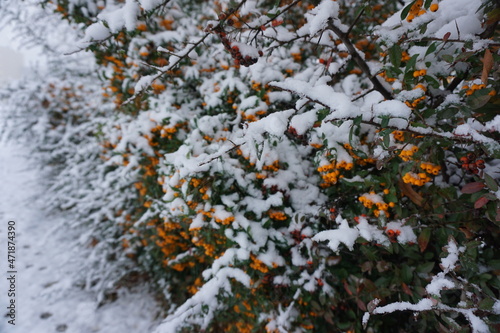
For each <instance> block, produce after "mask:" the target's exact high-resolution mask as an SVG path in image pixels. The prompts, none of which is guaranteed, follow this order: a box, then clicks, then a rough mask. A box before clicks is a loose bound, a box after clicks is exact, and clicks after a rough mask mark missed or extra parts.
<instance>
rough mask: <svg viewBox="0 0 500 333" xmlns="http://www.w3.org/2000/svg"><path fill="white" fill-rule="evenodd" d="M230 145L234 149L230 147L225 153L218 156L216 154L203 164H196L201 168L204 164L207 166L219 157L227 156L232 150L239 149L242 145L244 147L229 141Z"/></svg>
mask: <svg viewBox="0 0 500 333" xmlns="http://www.w3.org/2000/svg"><path fill="white" fill-rule="evenodd" d="M231 143H232V144H233V145H234V147H231V148H229V149H228V150H226V151H225V152H222V153H220V154H217V155H216V156H214V157H212V158H211V159H209V160H208V161H205V162H201V163H200V164H198V166H202V165H205V164H208V163H210V162H212V161H214V160H216V159H218V158H219V157H222V155H225V154H229V153H230V152H232V151H233V150H235V149H237V148H239V147H241V146H242V145H244V144H245V143H241V144H239V145H237V144H235V143H234V142H232V141H231Z"/></svg>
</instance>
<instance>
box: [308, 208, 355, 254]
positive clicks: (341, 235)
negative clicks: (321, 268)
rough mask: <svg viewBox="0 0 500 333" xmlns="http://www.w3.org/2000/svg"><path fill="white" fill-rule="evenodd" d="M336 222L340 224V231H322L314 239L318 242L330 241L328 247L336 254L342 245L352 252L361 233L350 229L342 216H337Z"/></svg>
mask: <svg viewBox="0 0 500 333" xmlns="http://www.w3.org/2000/svg"><path fill="white" fill-rule="evenodd" d="M336 222H337V223H338V224H339V227H338V229H335V230H326V231H321V232H319V233H317V234H316V235H315V236H314V237H313V238H312V239H313V240H314V241H317V242H321V241H328V247H329V248H330V249H332V251H334V252H338V250H339V246H340V244H344V245H345V246H347V248H348V249H350V250H352V249H353V248H354V243H355V242H356V239H357V238H358V236H359V231H358V230H357V229H355V228H350V227H349V224H348V223H347V220H345V219H343V218H342V217H341V216H340V215H339V216H337V218H336Z"/></svg>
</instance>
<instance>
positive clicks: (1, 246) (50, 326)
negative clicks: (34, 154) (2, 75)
mask: <svg viewBox="0 0 500 333" xmlns="http://www.w3.org/2000/svg"><path fill="white" fill-rule="evenodd" d="M20 151H22V149H21V148H20V147H19V146H16V145H15V144H12V143H5V142H1V141H0V295H1V296H0V309H1V311H0V333H11V332H12V333H17V332H19V333H52V332H68V333H92V332H102V333H115V332H116V333H124V332H127V333H136V332H137V333H142V332H149V331H151V329H152V327H154V323H155V320H154V316H155V314H156V313H157V310H155V301H154V300H153V298H152V296H151V295H148V294H147V293H146V292H135V293H130V292H126V291H123V295H120V297H119V298H118V300H117V301H115V302H113V303H109V304H106V305H104V306H102V307H100V308H97V306H96V302H95V295H93V294H91V293H90V292H87V291H83V290H81V289H79V288H78V287H77V286H74V285H73V283H72V279H71V276H72V272H75V271H77V270H76V269H77V268H78V267H79V265H80V264H81V261H80V260H82V259H81V258H80V256H78V252H77V251H78V249H75V248H74V246H73V244H74V242H73V241H72V240H73V239H75V238H77V237H78V236H79V235H76V234H75V232H74V231H73V232H72V230H70V229H67V228H66V229H65V228H64V223H62V222H64V220H63V218H62V217H56V218H54V217H48V216H47V214H45V213H44V212H43V209H41V207H43V195H44V193H43V191H42V188H41V186H40V185H38V183H39V180H38V179H37V174H36V172H35V171H33V168H32V167H29V165H28V162H27V160H26V157H24V156H22V155H21V153H20ZM10 220H12V221H15V229H16V230H15V232H16V238H15V243H16V248H15V252H16V253H15V258H16V259H15V270H16V271H17V274H15V279H16V281H15V282H16V283H15V297H9V295H8V292H9V288H10V286H9V283H8V282H9V281H8V280H7V277H8V276H9V275H8V274H7V271H8V270H9V268H8V267H7V265H8V262H7V245H8V244H7V241H8V240H7V237H8V235H7V225H8V221H10ZM10 299H14V300H15V311H16V314H15V326H13V325H11V324H9V320H11V318H10V317H6V316H4V314H5V313H6V312H8V311H9V310H8V309H7V306H8V304H9V301H10Z"/></svg>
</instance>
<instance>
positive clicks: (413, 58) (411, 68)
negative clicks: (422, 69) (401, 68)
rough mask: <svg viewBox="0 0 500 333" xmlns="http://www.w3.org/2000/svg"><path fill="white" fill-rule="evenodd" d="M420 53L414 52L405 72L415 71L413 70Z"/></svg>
mask: <svg viewBox="0 0 500 333" xmlns="http://www.w3.org/2000/svg"><path fill="white" fill-rule="evenodd" d="M418 56H419V54H414V55H413V56H412V57H411V58H410V60H408V63H407V64H406V68H405V73H408V72H410V71H411V72H413V70H414V69H415V64H416V63H417V58H418ZM412 76H413V73H412Z"/></svg>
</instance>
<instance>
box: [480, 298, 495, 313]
mask: <svg viewBox="0 0 500 333" xmlns="http://www.w3.org/2000/svg"><path fill="white" fill-rule="evenodd" d="M494 304H495V301H494V300H492V299H491V298H489V297H488V298H485V299H483V300H482V301H481V302H479V306H478V308H479V309H480V310H484V311H490V310H491V309H493V305H494Z"/></svg>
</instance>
